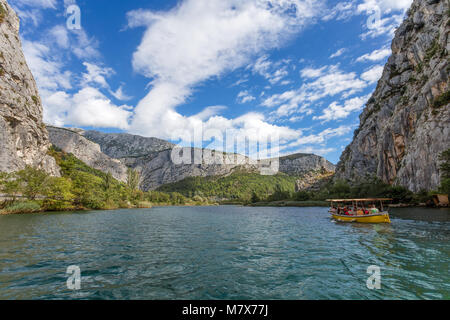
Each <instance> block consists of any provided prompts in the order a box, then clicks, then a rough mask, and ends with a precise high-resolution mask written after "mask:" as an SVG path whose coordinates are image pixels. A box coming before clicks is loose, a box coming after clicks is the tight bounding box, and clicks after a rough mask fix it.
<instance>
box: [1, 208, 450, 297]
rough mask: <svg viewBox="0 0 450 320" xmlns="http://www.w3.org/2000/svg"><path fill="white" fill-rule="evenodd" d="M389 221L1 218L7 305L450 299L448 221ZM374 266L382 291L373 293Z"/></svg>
mask: <svg viewBox="0 0 450 320" xmlns="http://www.w3.org/2000/svg"><path fill="white" fill-rule="evenodd" d="M391 218H392V224H391V225H362V224H342V223H335V222H333V221H332V220H330V218H329V214H328V213H327V208H247V207H237V206H222V207H167V208H152V209H134V210H116V211H97V212H83V213H79V212H78V213H48V214H36V215H10V216H0V299H449V298H450V276H449V256H450V242H449V240H450V211H449V210H446V209H444V210H430V209H395V210H393V211H392V214H391ZM70 265H78V266H79V267H80V269H81V276H82V277H81V290H79V291H72V290H69V289H67V286H66V280H67V277H68V276H67V275H66V268H67V267H68V266H70ZM370 265H377V266H379V267H380V268H381V277H382V278H381V279H382V282H381V289H380V290H369V289H368V288H367V286H366V280H367V278H368V277H369V275H368V274H367V268H368V267H369V266H370Z"/></svg>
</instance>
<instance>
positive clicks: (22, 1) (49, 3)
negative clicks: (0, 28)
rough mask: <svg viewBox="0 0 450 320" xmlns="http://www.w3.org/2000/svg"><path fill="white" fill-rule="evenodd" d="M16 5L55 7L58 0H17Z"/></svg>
mask: <svg viewBox="0 0 450 320" xmlns="http://www.w3.org/2000/svg"><path fill="white" fill-rule="evenodd" d="M14 4H15V5H18V6H29V7H38V8H44V9H48V8H53V9H54V8H55V7H56V0H15V1H14Z"/></svg>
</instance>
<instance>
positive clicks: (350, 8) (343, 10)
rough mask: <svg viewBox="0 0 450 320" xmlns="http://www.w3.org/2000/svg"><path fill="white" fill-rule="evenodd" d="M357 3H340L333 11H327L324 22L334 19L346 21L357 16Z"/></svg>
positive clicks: (323, 18)
mask: <svg viewBox="0 0 450 320" xmlns="http://www.w3.org/2000/svg"><path fill="white" fill-rule="evenodd" d="M355 9H356V1H354V0H353V1H347V2H339V3H338V4H337V5H336V6H334V7H333V8H332V9H330V10H328V11H326V14H325V15H324V16H323V17H322V20H324V21H329V20H332V19H336V20H338V21H339V20H346V19H348V18H350V17H352V16H354V15H355Z"/></svg>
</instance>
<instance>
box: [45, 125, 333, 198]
mask: <svg viewBox="0 0 450 320" xmlns="http://www.w3.org/2000/svg"><path fill="white" fill-rule="evenodd" d="M48 130H49V132H50V139H51V141H52V143H53V144H54V145H55V146H56V147H58V148H60V149H62V150H63V151H65V152H69V153H73V154H74V155H75V156H76V157H77V158H79V159H80V160H82V161H83V162H85V163H86V164H88V165H90V166H92V167H93V168H95V169H98V170H101V171H103V172H110V173H112V174H113V176H114V177H115V178H117V179H118V180H121V181H124V180H126V170H127V168H132V169H134V170H136V171H138V172H140V175H141V182H140V188H141V189H142V190H144V191H147V190H155V189H157V188H158V187H160V186H162V185H166V184H170V183H175V182H178V181H181V180H184V179H186V178H190V177H211V176H227V175H230V174H232V173H234V172H247V173H259V172H260V169H261V167H262V166H267V165H268V163H270V161H275V159H269V160H267V161H264V162H261V163H256V164H254V163H251V161H250V159H249V158H247V157H245V156H243V155H238V154H227V153H223V152H218V151H213V150H202V149H190V148H183V149H174V148H175V147H176V145H174V144H172V143H170V142H167V141H164V140H161V139H157V138H145V137H141V136H136V135H131V134H123V133H120V134H116V133H114V134H113V133H101V132H97V131H84V130H81V129H67V128H56V127H51V126H49V127H48ZM174 152H179V153H180V154H181V155H182V154H183V153H184V152H189V153H190V155H191V157H190V158H191V159H192V160H193V159H195V157H194V154H195V153H196V152H199V153H200V154H202V153H203V152H205V154H209V156H210V157H213V158H215V159H217V158H219V159H221V162H220V161H219V162H216V163H210V162H208V161H205V156H204V157H203V159H202V161H201V163H197V162H194V161H192V162H194V163H180V164H177V163H174V161H173V160H172V157H173V153H174ZM279 165H280V166H279V167H280V172H282V173H285V174H287V175H289V176H292V177H301V176H303V175H304V174H306V173H308V172H316V171H326V172H334V169H335V166H334V165H333V164H332V163H330V162H329V161H327V160H325V159H324V158H322V157H319V156H316V155H312V154H295V155H291V156H287V157H283V158H280V161H279ZM299 185H301V183H300V184H299Z"/></svg>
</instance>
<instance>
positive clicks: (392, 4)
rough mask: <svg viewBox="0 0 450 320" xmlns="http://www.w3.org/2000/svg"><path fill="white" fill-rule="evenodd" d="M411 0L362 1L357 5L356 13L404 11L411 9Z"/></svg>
mask: <svg viewBox="0 0 450 320" xmlns="http://www.w3.org/2000/svg"><path fill="white" fill-rule="evenodd" d="M412 1H413V0H395V1H393V0H363V3H361V4H359V5H358V12H369V13H370V12H374V11H375V10H376V9H377V8H379V9H380V10H381V11H382V13H386V14H387V13H390V12H392V11H406V10H408V9H409V7H411V4H412Z"/></svg>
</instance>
